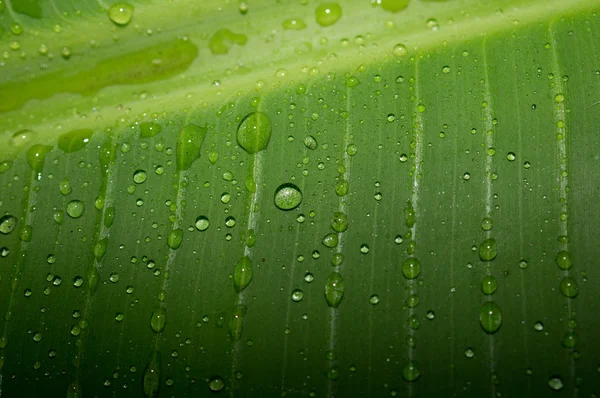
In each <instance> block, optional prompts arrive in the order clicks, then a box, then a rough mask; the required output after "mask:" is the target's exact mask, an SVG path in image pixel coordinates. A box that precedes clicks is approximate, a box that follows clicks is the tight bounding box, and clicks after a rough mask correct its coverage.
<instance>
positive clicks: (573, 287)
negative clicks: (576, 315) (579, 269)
mask: <svg viewBox="0 0 600 398" xmlns="http://www.w3.org/2000/svg"><path fill="white" fill-rule="evenodd" d="M560 292H561V293H562V294H563V296H565V297H569V298H574V297H577V295H578V294H579V285H577V282H576V281H575V279H573V278H571V277H570V276H565V277H564V278H563V279H562V280H561V281H560Z"/></svg>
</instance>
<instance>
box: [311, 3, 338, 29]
mask: <svg viewBox="0 0 600 398" xmlns="http://www.w3.org/2000/svg"><path fill="white" fill-rule="evenodd" d="M341 17H342V7H340V5H339V4H338V3H332V2H328V3H321V4H319V6H318V7H317V8H316V9H315V18H316V20H317V23H318V24H319V25H321V26H331V25H333V24H335V23H336V22H337V21H338V20H339V19H340V18H341Z"/></svg>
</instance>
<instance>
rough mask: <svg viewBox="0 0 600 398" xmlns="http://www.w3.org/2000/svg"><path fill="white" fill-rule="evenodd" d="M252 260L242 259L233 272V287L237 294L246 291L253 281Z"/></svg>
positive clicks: (245, 257) (248, 258) (246, 257)
mask: <svg viewBox="0 0 600 398" xmlns="http://www.w3.org/2000/svg"><path fill="white" fill-rule="evenodd" d="M252 275H253V271H252V260H250V257H248V256H244V257H242V258H241V259H240V260H239V261H238V262H237V264H236V265H235V268H234V270H233V285H234V287H235V291H236V292H238V293H239V292H241V291H242V290H244V289H245V288H246V287H247V286H248V285H249V284H250V282H251V281H252Z"/></svg>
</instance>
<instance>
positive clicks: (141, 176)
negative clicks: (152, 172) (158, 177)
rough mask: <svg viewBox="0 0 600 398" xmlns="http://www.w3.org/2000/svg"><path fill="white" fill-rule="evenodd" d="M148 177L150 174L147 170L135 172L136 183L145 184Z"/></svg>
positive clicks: (134, 180)
mask: <svg viewBox="0 0 600 398" xmlns="http://www.w3.org/2000/svg"><path fill="white" fill-rule="evenodd" d="M147 178H148V175H147V174H146V171H145V170H136V171H135V172H134V173H133V182H135V183H136V184H143V183H144V182H146V179H147Z"/></svg>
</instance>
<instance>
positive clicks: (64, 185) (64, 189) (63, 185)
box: [58, 178, 71, 196]
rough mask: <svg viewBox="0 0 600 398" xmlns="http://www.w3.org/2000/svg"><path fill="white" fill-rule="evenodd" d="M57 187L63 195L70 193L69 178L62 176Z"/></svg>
mask: <svg viewBox="0 0 600 398" xmlns="http://www.w3.org/2000/svg"><path fill="white" fill-rule="evenodd" d="M58 189H59V190H60V193H61V194H63V195H64V196H67V195H68V194H70V193H71V184H70V183H69V180H68V179H67V178H64V179H63V180H62V181H61V182H60V183H59V184H58Z"/></svg>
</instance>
